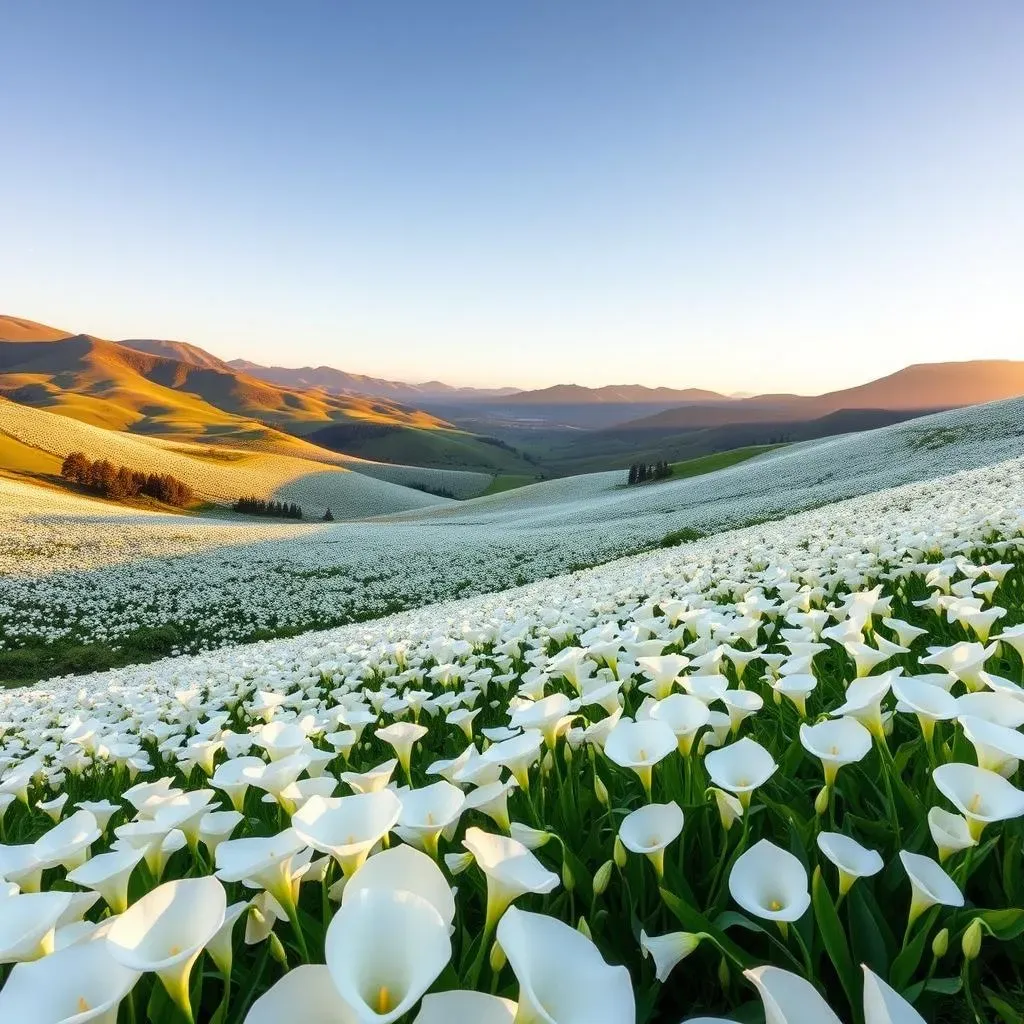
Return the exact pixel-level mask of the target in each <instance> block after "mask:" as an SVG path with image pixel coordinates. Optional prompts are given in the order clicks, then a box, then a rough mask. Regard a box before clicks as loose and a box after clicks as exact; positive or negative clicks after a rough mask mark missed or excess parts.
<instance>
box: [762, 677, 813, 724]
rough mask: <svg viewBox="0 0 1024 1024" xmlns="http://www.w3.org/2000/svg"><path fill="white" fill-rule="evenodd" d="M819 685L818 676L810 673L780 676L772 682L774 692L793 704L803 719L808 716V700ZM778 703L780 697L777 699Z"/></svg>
mask: <svg viewBox="0 0 1024 1024" xmlns="http://www.w3.org/2000/svg"><path fill="white" fill-rule="evenodd" d="M817 685H818V679H817V677H816V676H813V675H811V674H810V673H809V672H797V673H794V674H793V675H788V676H779V677H778V679H775V680H774V681H773V682H772V690H774V692H775V693H776V694H781V695H782V696H783V697H787V698H788V699H789V700H791V701H792V702H793V705H794V707H795V708H796V709H797V711H798V712H799V713H800V716H801V717H804V716H806V714H807V698H808V697H809V696H810V695H811V693H812V692H813V691H814V689H815V688H816V687H817ZM776 703H778V697H776Z"/></svg>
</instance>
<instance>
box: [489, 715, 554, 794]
mask: <svg viewBox="0 0 1024 1024" xmlns="http://www.w3.org/2000/svg"><path fill="white" fill-rule="evenodd" d="M543 742H544V734H543V733H542V732H541V731H540V730H539V729H528V730H527V731H526V732H524V733H520V735H518V736H514V737H512V739H508V740H501V741H500V742H498V743H495V744H493V745H492V746H490V747H488V748H487V749H486V750H485V751H484V752H483V754H482V755H481V756H482V759H483V760H484V761H486V762H488V763H490V764H495V765H500V766H501V767H504V768H508V770H509V771H510V772H511V773H512V774H513V776H515V780H516V782H518V783H519V788H520V789H523V790H528V789H529V788H530V768H531V767H532V766H533V764H535V763H536V761H537V760H538V758H539V757H540V747H541V744H542V743H543Z"/></svg>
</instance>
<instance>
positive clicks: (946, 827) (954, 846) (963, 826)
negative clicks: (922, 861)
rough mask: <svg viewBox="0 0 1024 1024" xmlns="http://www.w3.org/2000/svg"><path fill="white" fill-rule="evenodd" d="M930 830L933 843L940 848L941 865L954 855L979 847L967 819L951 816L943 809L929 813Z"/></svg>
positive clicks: (937, 808) (938, 808) (932, 810)
mask: <svg viewBox="0 0 1024 1024" xmlns="http://www.w3.org/2000/svg"><path fill="white" fill-rule="evenodd" d="M928 829H929V831H930V832H931V836H932V842H933V843H935V845H936V846H937V847H938V848H939V863H940V864H941V863H943V862H944V861H946V860H948V859H949V857H951V856H952V855H953V854H954V853H959V852H960V851H961V850H966V849H967V848H968V847H969V846H977V845H978V840H977V839H975V838H974V836H972V835H971V829H970V826H969V825H968V823H967V819H966V818H964V817H962V816H961V815H959V814H950V812H949V811H944V810H943V809H942V808H941V807H932V808H931V809H930V810H929V811H928Z"/></svg>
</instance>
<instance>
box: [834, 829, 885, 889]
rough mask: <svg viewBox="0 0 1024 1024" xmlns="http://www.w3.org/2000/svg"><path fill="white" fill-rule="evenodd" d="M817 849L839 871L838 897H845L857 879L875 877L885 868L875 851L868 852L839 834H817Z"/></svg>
mask: <svg viewBox="0 0 1024 1024" xmlns="http://www.w3.org/2000/svg"><path fill="white" fill-rule="evenodd" d="M818 849H819V850H821V852H822V853H823V854H824V855H825V856H826V857H827V858H828V859H829V860H830V861H831V862H832V863H833V864H834V865H835V866H836V868H837V869H838V870H839V895H840V896H845V895H846V894H847V893H848V892H849V891H850V887H851V886H852V885H853V883H854V882H856V881H857V879H858V878H868V877H870V876H871V875H877V874H878V872H879V871H881V870H882V868H883V867H884V866H885V865H884V862H883V861H882V856H881V854H880V853H878V851H877V850H869V849H867V848H866V847H864V846H861V845H860V843H858V842H857V841H856V840H855V839H851V838H850V837H849V836H844V835H843V834H842V833H841V832H819V833H818Z"/></svg>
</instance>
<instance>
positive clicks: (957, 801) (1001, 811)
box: [932, 762, 1024, 839]
mask: <svg viewBox="0 0 1024 1024" xmlns="http://www.w3.org/2000/svg"><path fill="white" fill-rule="evenodd" d="M932 780H933V781H934V783H935V788H936V789H937V790H938V791H939V792H940V793H941V794H942V795H943V796H944V797H945V798H946V799H947V800H948V801H949V802H950V803H951V804H953V806H954V807H956V809H957V810H958V811H959V812H960V813H961V814H962V815H963V816H964V817H965V818H966V819H967V825H968V828H969V829H970V832H971V835H972V836H973V837H974V838H975V839H979V838H980V837H981V833H982V831H983V830H984V828H985V826H986V825H989V824H992V823H994V822H997V821H1007V820H1009V819H1010V818H1019V817H1020V816H1021V815H1022V814H1024V793H1022V792H1021V791H1020V790H1019V789H1017V787H1016V786H1014V785H1013V784H1012V783H1010V782H1007V781H1006V779H1004V778H1003V777H1002V776H1001V775H997V774H996V773H995V772H990V771H988V770H987V769H985V768H976V767H975V766H974V765H971V764H960V763H958V762H952V763H950V764H941V765H939V767H938V768H936V769H935V770H934V771H933V772H932Z"/></svg>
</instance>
